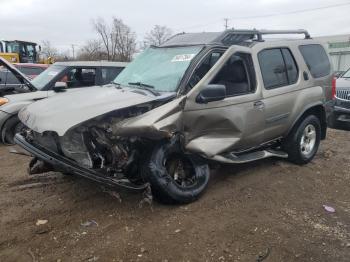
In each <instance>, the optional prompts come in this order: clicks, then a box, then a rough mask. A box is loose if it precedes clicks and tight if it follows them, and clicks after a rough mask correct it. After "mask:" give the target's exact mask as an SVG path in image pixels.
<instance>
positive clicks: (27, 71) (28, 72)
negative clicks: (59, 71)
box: [18, 66, 45, 76]
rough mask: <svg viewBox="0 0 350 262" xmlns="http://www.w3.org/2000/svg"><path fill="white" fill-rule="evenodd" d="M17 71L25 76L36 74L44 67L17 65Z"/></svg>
mask: <svg viewBox="0 0 350 262" xmlns="http://www.w3.org/2000/svg"><path fill="white" fill-rule="evenodd" d="M18 69H19V71H21V72H22V73H23V74H25V75H27V76H37V75H39V74H40V73H42V72H43V71H44V70H45V69H44V68H41V67H24V66H23V67H18Z"/></svg>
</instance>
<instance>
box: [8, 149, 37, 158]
mask: <svg viewBox="0 0 350 262" xmlns="http://www.w3.org/2000/svg"><path fill="white" fill-rule="evenodd" d="M9 152H10V153H11V154H17V155H22V156H30V157H32V155H31V154H30V153H29V152H27V151H24V150H17V149H15V148H10V149H9Z"/></svg>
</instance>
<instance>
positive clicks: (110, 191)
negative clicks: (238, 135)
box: [101, 187, 122, 203]
mask: <svg viewBox="0 0 350 262" xmlns="http://www.w3.org/2000/svg"><path fill="white" fill-rule="evenodd" d="M101 188H102V192H104V193H107V194H109V195H110V196H112V197H114V198H116V199H118V200H119V202H120V203H121V202H122V198H121V197H120V194H119V193H118V192H116V191H114V190H108V189H106V188H105V187H101Z"/></svg>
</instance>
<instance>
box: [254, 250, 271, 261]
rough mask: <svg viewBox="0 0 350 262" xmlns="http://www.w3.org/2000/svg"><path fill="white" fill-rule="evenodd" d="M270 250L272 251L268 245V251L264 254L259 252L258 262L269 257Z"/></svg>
mask: <svg viewBox="0 0 350 262" xmlns="http://www.w3.org/2000/svg"><path fill="white" fill-rule="evenodd" d="M270 252H271V250H270V248H269V247H268V248H267V249H266V251H265V253H264V254H259V256H258V257H257V259H256V262H261V261H264V260H265V259H266V258H268V257H269V255H270Z"/></svg>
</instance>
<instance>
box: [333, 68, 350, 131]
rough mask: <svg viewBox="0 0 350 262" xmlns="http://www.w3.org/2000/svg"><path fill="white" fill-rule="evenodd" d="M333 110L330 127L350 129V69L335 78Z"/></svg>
mask: <svg viewBox="0 0 350 262" xmlns="http://www.w3.org/2000/svg"><path fill="white" fill-rule="evenodd" d="M333 85H334V90H335V92H334V94H333V96H334V98H333V103H334V104H333V111H332V114H331V115H330V117H329V119H328V124H329V127H332V128H337V129H347V130H348V129H349V127H350V69H349V70H347V71H346V72H345V73H344V74H343V75H342V76H341V77H339V78H334V80H333Z"/></svg>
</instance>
